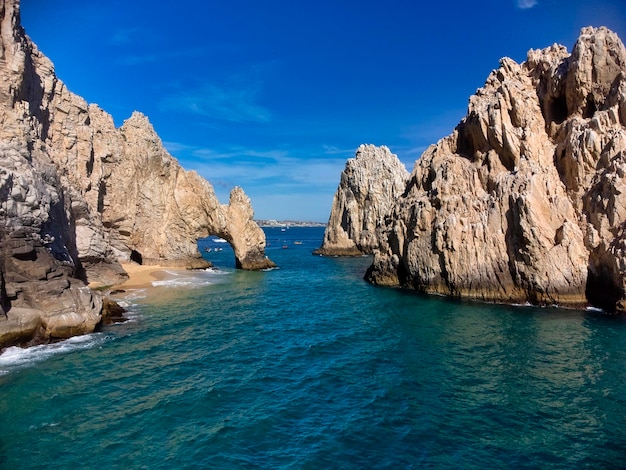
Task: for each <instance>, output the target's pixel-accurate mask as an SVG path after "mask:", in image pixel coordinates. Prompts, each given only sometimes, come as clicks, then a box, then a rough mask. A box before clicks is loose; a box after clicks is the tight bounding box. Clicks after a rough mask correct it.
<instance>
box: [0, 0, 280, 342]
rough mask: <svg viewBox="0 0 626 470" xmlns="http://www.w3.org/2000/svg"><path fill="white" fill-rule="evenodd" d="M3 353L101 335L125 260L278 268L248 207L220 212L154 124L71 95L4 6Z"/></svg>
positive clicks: (0, 106) (0, 48)
mask: <svg viewBox="0 0 626 470" xmlns="http://www.w3.org/2000/svg"><path fill="white" fill-rule="evenodd" d="M0 123H1V126H0V307H1V310H0V348H1V347H3V346H6V345H9V344H20V343H25V342H28V341H45V340H49V339H53V338H64V337H68V336H71V335H74V334H80V333H85V332H90V331H93V329H94V328H95V327H96V325H97V324H98V323H99V322H100V319H101V310H102V299H101V297H100V295H98V294H97V293H94V292H93V291H91V290H90V289H89V288H87V287H86V283H89V282H99V283H101V284H113V283H116V282H119V281H120V280H123V279H124V278H125V277H126V273H125V272H124V270H123V269H122V267H121V266H120V264H119V261H125V260H130V259H133V260H136V261H139V262H141V263H144V264H148V263H150V264H156V263H158V264H165V265H172V264H176V265H182V266H188V267H200V266H203V265H204V264H205V263H204V261H203V260H202V258H201V256H200V253H199V252H198V249H197V245H196V240H197V239H198V238H199V237H203V236H208V235H210V234H215V235H218V236H220V237H222V238H224V239H226V240H228V241H229V242H230V243H231V245H232V246H233V248H234V251H235V256H236V262H237V266H238V267H241V268H243V269H263V268H267V267H271V266H273V263H272V262H271V261H270V260H269V259H267V258H266V257H265V254H264V248H265V236H264V234H263V231H262V230H261V229H260V228H259V227H258V226H257V225H256V224H255V223H254V222H253V219H252V215H253V212H252V208H251V205H250V200H249V199H248V198H247V196H246V195H245V194H244V193H243V191H242V190H241V189H240V188H235V189H234V190H233V191H232V193H231V197H230V203H229V204H228V205H221V204H219V202H218V201H217V198H216V197H215V193H214V191H213V188H212V187H211V185H210V184H209V183H208V182H207V181H205V180H204V179H202V178H201V177H199V176H198V175H197V174H195V173H193V172H186V171H184V170H183V169H182V168H181V167H180V165H179V164H178V163H177V161H176V160H175V159H174V158H173V157H172V156H170V155H169V154H168V153H167V152H166V151H165V149H164V148H163V145H162V143H161V141H160V139H159V137H158V136H157V135H156V133H155V132H154V129H153V128H152V126H151V125H150V123H149V121H148V119H147V118H146V117H145V116H143V115H141V114H140V113H134V114H133V115H132V116H131V117H130V118H129V119H128V120H127V121H126V122H125V123H124V125H123V126H122V127H121V128H116V127H115V126H114V123H113V119H112V117H111V116H110V115H108V114H107V113H105V112H104V111H102V110H101V109H100V108H98V106H96V105H88V104H87V103H86V102H85V100H84V99H82V98H80V97H78V96H76V95H74V94H73V93H71V92H70V91H69V90H68V89H67V87H66V86H65V85H64V84H63V83H62V82H61V81H60V80H59V79H58V78H57V77H56V75H55V72H54V67H53V65H52V63H51V62H50V60H49V59H48V58H46V57H45V56H44V55H43V54H42V53H41V52H40V51H39V50H38V49H37V47H36V46H35V45H34V44H33V43H32V42H31V40H30V39H29V38H28V36H26V35H25V33H24V31H23V29H22V27H21V25H20V15H19V1H18V0H0Z"/></svg>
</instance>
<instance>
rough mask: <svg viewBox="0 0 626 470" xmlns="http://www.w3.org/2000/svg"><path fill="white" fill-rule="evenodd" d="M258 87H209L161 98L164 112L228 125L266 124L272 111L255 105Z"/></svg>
mask: <svg viewBox="0 0 626 470" xmlns="http://www.w3.org/2000/svg"><path fill="white" fill-rule="evenodd" d="M258 94H259V90H258V87H254V86H248V87H239V88H234V87H233V88H227V87H222V86H218V85H213V84H208V85H204V86H203V87H201V88H198V89H195V90H181V91H179V92H177V93H174V94H171V95H169V96H167V97H166V98H164V99H163V101H162V103H161V105H162V107H163V108H164V109H165V110H169V111H177V112H181V113H189V114H196V115H199V116H203V117H206V118H210V119H214V120H218V121H228V122H237V123H241V122H261V123H262V122H269V121H270V120H271V118H272V114H271V112H270V111H269V110H268V109H267V108H265V107H263V106H261V105H259V104H258V103H257V97H258Z"/></svg>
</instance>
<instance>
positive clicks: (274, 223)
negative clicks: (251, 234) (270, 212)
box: [255, 220, 326, 227]
mask: <svg viewBox="0 0 626 470" xmlns="http://www.w3.org/2000/svg"><path fill="white" fill-rule="evenodd" d="M255 222H256V223H257V224H258V225H259V227H287V226H288V227H326V223H324V222H310V221H301V220H255Z"/></svg>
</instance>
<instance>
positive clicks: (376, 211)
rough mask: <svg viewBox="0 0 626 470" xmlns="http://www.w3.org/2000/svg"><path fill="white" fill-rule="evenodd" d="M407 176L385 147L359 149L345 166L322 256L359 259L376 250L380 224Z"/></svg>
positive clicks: (327, 227) (397, 160) (320, 252)
mask: <svg viewBox="0 0 626 470" xmlns="http://www.w3.org/2000/svg"><path fill="white" fill-rule="evenodd" d="M408 178H409V172H408V171H407V170H406V168H405V167H404V165H403V164H402V162H400V160H399V159H398V157H397V156H396V155H394V154H392V153H391V151H390V150H389V149H388V148H387V147H385V146H382V147H376V146H375V145H361V146H360V147H359V148H358V149H357V151H356V155H355V157H354V158H351V159H349V160H348V162H347V163H346V168H345V169H344V170H343V172H342V173H341V180H340V182H339V187H338V188H337V192H336V193H335V197H334V199H333V206H332V209H331V213H330V218H329V220H328V225H327V226H326V231H325V232H324V241H323V243H322V246H321V247H320V248H319V249H318V250H316V251H315V253H316V254H321V255H324V256H358V255H362V254H369V253H372V250H373V249H374V248H375V247H377V246H378V244H379V240H378V236H379V235H378V231H379V230H380V228H381V226H382V225H383V220H384V217H385V215H386V214H388V213H389V212H390V210H391V207H392V206H393V204H394V202H395V201H396V199H397V198H398V197H400V195H402V193H403V191H404V188H405V185H406V182H407V180H408Z"/></svg>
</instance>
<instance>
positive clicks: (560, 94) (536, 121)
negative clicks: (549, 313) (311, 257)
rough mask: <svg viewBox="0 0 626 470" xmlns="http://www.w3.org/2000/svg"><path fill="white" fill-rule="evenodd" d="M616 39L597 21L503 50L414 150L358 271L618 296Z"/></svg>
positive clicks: (463, 286) (623, 90)
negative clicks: (438, 129)
mask: <svg viewBox="0 0 626 470" xmlns="http://www.w3.org/2000/svg"><path fill="white" fill-rule="evenodd" d="M625 126H626V51H625V50H624V45H623V44H622V42H621V41H620V39H619V38H618V37H617V35H616V34H615V33H613V32H611V31H609V30H607V29H606V28H598V29H595V28H584V29H583V30H582V31H581V34H580V37H579V38H578V41H577V42H576V44H575V46H574V50H573V52H572V54H568V52H567V50H566V49H565V48H564V47H563V46H558V45H554V46H551V47H549V48H546V49H543V50H531V51H530V52H529V53H528V57H527V60H526V62H524V63H522V64H517V63H515V62H514V61H513V60H511V59H508V58H505V59H502V61H501V63H500V67H499V68H498V69H497V70H494V71H493V72H492V73H491V74H490V75H489V77H488V78H487V81H486V83H485V85H484V86H483V87H482V88H480V89H479V90H477V92H476V94H475V95H473V96H472V97H471V98H470V101H469V108H468V113H467V116H466V117H465V118H464V119H463V120H462V121H461V122H460V123H459V125H458V126H457V128H456V129H455V130H454V132H453V133H452V134H451V135H449V136H448V137H446V138H444V139H442V140H441V141H439V142H438V143H437V144H435V145H432V146H430V147H429V148H428V149H427V150H426V151H425V152H424V154H423V155H422V157H421V158H420V159H419V160H418V161H417V162H416V165H415V168H414V170H413V172H412V173H411V175H410V178H409V181H408V183H407V185H406V187H405V189H404V193H403V195H402V196H401V197H399V198H398V199H397V201H396V203H395V205H394V206H393V208H392V209H391V210H390V211H389V213H388V219H387V220H388V222H387V224H386V225H385V228H384V235H383V236H381V237H380V240H381V243H380V246H379V247H378V249H377V250H376V252H375V257H374V261H373V264H372V266H371V267H370V269H369V270H368V273H367V275H366V276H367V279H369V280H370V281H371V282H373V283H376V284H381V285H390V286H404V287H410V288H414V289H417V290H419V291H422V292H429V293H438V294H445V295H451V296H456V297H468V298H474V299H481V300H487V301H497V302H515V303H518V302H519V303H524V302H531V303H533V304H558V305H564V306H568V305H569V306H582V305H587V304H588V303H591V304H593V305H597V306H600V307H603V308H605V309H607V310H615V309H616V308H617V309H620V308H621V305H622V304H623V303H622V302H620V301H623V300H624V299H625V286H624V282H625V280H624V279H625V277H624V272H625V270H626V268H625V267H624V266H625V265H626V260H625V258H624V230H623V226H622V223H623V222H624V221H625V220H626V187H625V181H626V180H625V179H624V175H625V173H626V128H625Z"/></svg>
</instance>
